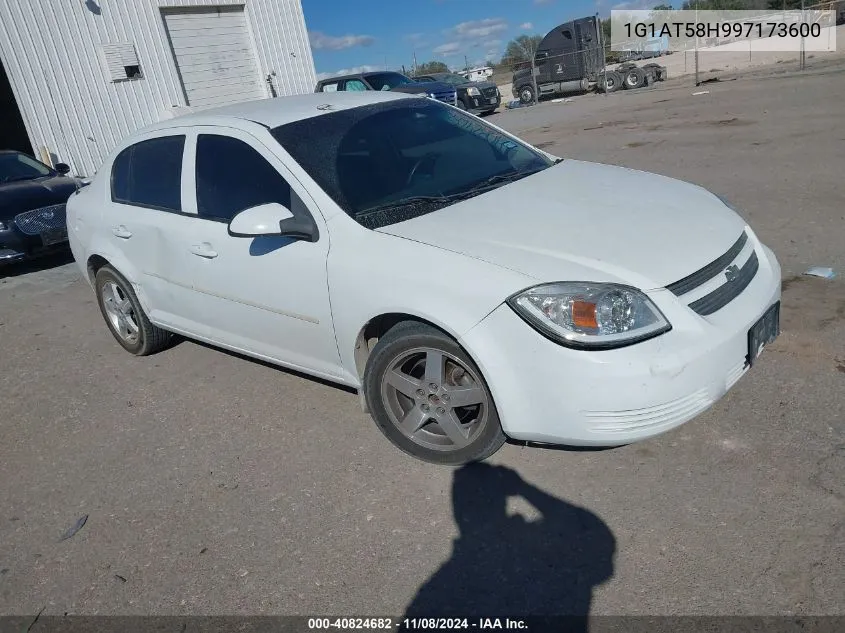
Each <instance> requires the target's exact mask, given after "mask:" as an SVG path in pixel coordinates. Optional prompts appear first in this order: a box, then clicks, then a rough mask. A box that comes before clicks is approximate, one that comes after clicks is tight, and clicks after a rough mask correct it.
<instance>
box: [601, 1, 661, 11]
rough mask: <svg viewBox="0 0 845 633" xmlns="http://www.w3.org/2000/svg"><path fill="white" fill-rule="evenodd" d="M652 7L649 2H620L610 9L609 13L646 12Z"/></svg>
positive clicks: (652, 3) (651, 3)
mask: <svg viewBox="0 0 845 633" xmlns="http://www.w3.org/2000/svg"><path fill="white" fill-rule="evenodd" d="M653 6H654V2H651V0H632V1H631V2H620V3H618V4H614V5H613V6H612V7H610V10H611V11H647V10H648V9H651V7H653Z"/></svg>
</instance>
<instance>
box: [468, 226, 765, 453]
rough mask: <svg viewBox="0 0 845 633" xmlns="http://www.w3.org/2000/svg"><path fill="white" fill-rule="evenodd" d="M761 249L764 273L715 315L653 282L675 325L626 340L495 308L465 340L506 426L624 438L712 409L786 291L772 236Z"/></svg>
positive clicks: (565, 435) (558, 437)
mask: <svg viewBox="0 0 845 633" xmlns="http://www.w3.org/2000/svg"><path fill="white" fill-rule="evenodd" d="M755 239H756V238H755ZM755 250H756V251H757V254H758V257H759V260H760V269H759V272H758V273H757V275H756V277H755V278H754V279H753V281H752V282H751V283H750V284H749V286H748V287H747V288H746V289H745V290H744V291H743V292H742V294H740V295H739V296H738V297H736V298H735V299H734V300H733V301H731V302H730V303H729V304H728V305H726V306H725V307H723V308H722V309H721V310H719V311H717V312H715V313H713V314H711V315H709V316H707V317H702V316H699V315H698V314H696V313H695V312H693V311H692V310H691V309H689V308H688V307H687V305H686V304H685V303H683V302H682V301H680V300H679V299H678V297H676V296H675V295H673V294H672V293H671V292H669V291H668V290H665V289H663V290H656V291H651V292H648V293H647V294H648V295H649V297H650V298H651V299H652V301H654V303H655V304H656V305H657V306H658V307H659V308H660V310H661V311H662V312H663V314H664V315H666V317H667V318H668V319H669V322H670V323H671V324H672V330H671V331H669V332H667V333H665V334H662V335H660V336H657V337H656V338H653V339H650V340H648V341H644V342H642V343H638V344H635V345H631V346H628V347H623V348H620V349H615V350H606V351H579V350H573V349H570V348H567V347H563V346H561V345H558V344H556V343H554V342H552V341H550V340H548V339H546V338H544V337H543V336H542V335H540V334H539V333H538V332H536V331H535V330H534V329H533V328H532V327H531V326H529V325H528V324H526V323H525V321H523V320H522V319H521V318H520V317H519V316H517V315H516V314H515V313H514V312H513V310H512V309H511V308H510V307H509V306H508V305H506V304H503V305H501V306H500V307H499V308H497V309H496V310H494V311H493V312H492V313H491V314H490V315H488V316H487V317H486V318H485V319H484V320H483V321H482V322H481V323H479V324H478V325H477V326H475V327H474V328H473V329H472V330H470V331H469V332H468V333H467V334H466V335H465V336H464V337H462V341H461V342H462V344H463V345H464V346H465V348H466V349H467V350H468V351H470V353H471V354H472V355H473V357H474V358H475V360H476V362H477V363H478V365H479V367H480V369H481V371H482V373H483V374H484V376H485V378H486V379H487V382H488V385H489V387H490V390H491V392H492V395H493V399H494V401H495V402H496V406H497V409H498V412H499V416H500V418H501V421H502V427H503V429H504V431H505V433H506V434H507V435H508V436H509V437H511V438H513V439H518V440H525V441H535V442H545V443H553V444H567V445H573V446H619V445H622V444H628V443H630V442H634V441H638V440H642V439H645V438H648V437H652V436H655V435H659V434H661V433H664V432H666V431H668V430H669V429H672V428H674V427H676V426H679V425H681V424H683V423H684V422H687V421H688V420H691V419H692V418H694V417H695V416H697V415H699V414H700V413H702V412H703V411H705V410H706V409H708V408H709V407H710V406H712V405H713V404H714V403H715V402H716V401H718V400H719V399H720V398H721V397H722V396H724V395H725V393H727V391H728V390H729V389H730V388H731V387H732V386H733V385H734V384H736V382H737V381H738V380H739V379H740V378H741V377H742V375H743V374H744V373H745V372H746V371H747V369H748V367H747V363H746V355H747V354H748V330H749V329H750V328H751V326H752V325H753V324H754V323H756V321H757V320H758V319H759V318H760V317H761V316H762V315H763V313H764V312H765V311H766V310H767V309H768V308H769V307H770V306H771V305H773V304H774V303H776V302H777V301H779V300H780V294H781V285H780V266H779V265H778V263H777V260H776V259H775V257H774V254H773V253H772V252H771V250H769V249H768V248H766V247H765V246H762V245H761V244H759V243H757V245H756V249H755ZM764 355H765V352H764Z"/></svg>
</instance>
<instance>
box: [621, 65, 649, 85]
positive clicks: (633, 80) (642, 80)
mask: <svg viewBox="0 0 845 633" xmlns="http://www.w3.org/2000/svg"><path fill="white" fill-rule="evenodd" d="M623 83H624V84H625V89H626V90H635V89H637V88H642V87H643V86H644V85H646V75H645V73H644V72H643V69H642V68H631V69H630V70H629V71H628V72H627V73H625V80H624V82H623Z"/></svg>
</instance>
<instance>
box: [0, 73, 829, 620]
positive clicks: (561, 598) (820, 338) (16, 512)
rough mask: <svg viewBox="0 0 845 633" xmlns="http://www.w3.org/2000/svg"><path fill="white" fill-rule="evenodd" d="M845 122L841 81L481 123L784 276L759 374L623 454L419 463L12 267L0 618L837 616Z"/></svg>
mask: <svg viewBox="0 0 845 633" xmlns="http://www.w3.org/2000/svg"><path fill="white" fill-rule="evenodd" d="M699 90H708V91H709V92H708V93H707V94H702V95H697V96H693V95H692V92H697V91H699ZM843 103H845V72H843V68H841V67H838V66H835V65H833V66H829V67H824V68H816V69H814V70H812V71H811V72H808V73H804V74H802V75H798V74H791V73H788V72H787V73H783V74H774V71H768V72H767V73H761V74H758V75H754V76H751V77H744V78H742V79H738V80H737V81H724V82H721V83H714V84H710V85H707V86H704V87H701V88H699V89H698V90H696V89H690V87H689V86H685V85H670V84H667V85H663V86H661V87H659V88H656V89H653V90H644V91H637V92H631V93H617V94H615V95H611V96H608V97H600V96H595V97H583V98H579V99H575V100H573V101H571V102H566V103H560V104H553V103H547V104H542V105H540V106H536V107H532V108H524V109H519V110H514V111H508V112H503V113H501V114H497V115H494V116H493V117H491V118H490V120H491V121H493V122H495V123H497V124H499V125H502V126H504V127H506V128H507V129H509V130H512V131H516V132H517V133H520V134H522V135H524V136H525V137H526V138H527V139H529V140H530V141H532V142H534V143H536V144H538V145H540V146H542V147H543V148H545V149H546V150H548V151H551V152H556V153H558V154H560V155H562V156H565V157H576V158H579V159H587V160H595V161H600V162H606V163H614V164H619V165H624V166H628V167H632V168H635V169H644V170H650V171H656V172H659V173H662V174H666V175H669V176H674V177H678V178H682V179H686V180H690V181H693V182H696V183H699V184H701V185H704V186H706V187H708V188H709V189H711V190H713V191H715V192H717V193H719V194H722V195H725V196H727V197H728V198H729V199H730V200H732V201H733V202H734V203H735V204H736V205H737V206H738V208H740V209H741V210H742V212H743V214H744V216H745V217H746V218H747V219H748V221H749V222H750V224H751V225H752V226H753V228H754V230H755V231H756V232H757V234H758V235H759V236H760V238H761V239H762V240H763V241H764V242H766V243H767V244H768V245H770V246H771V247H772V248H773V249H774V251H775V253H776V254H777V256H778V257H779V259H780V261H781V264H782V266H783V271H784V278H785V281H784V296H783V323H782V328H783V333H782V335H781V337H780V338H779V339H778V341H776V342H775V343H774V344H773V345H772V346H771V347H770V348H769V349H768V350H766V351H765V352H764V355H763V356H762V357H761V359H760V361H759V362H758V363H757V364H756V365H755V367H754V368H753V370H752V371H750V372H749V373H748V374H747V375H746V376H745V377H744V378H743V379H742V380H740V381H739V383H738V384H737V385H736V386H735V387H734V388H733V389H732V390H731V392H729V393H728V395H727V396H726V397H725V398H724V399H723V400H721V401H720V402H719V403H717V404H716V405H715V406H714V407H713V408H712V409H711V410H709V411H708V412H706V413H705V414H703V415H701V416H700V417H698V418H697V419H695V420H693V421H691V422H690V423H688V424H686V425H684V426H682V427H680V428H679V429H676V430H674V431H672V432H670V433H667V434H665V435H663V436H661V437H658V438H655V439H653V440H650V441H646V442H642V443H639V444H635V445H631V446H626V447H622V448H618V449H612V450H604V451H583V450H582V451H575V450H556V449H540V448H534V447H523V446H518V445H507V446H506V447H505V448H504V449H503V450H502V451H500V452H499V453H498V454H497V455H496V456H495V457H494V458H493V459H492V460H490V465H488V466H486V467H480V468H476V469H458V470H453V469H448V468H439V467H435V466H430V465H427V464H423V463H420V462H417V461H414V460H412V459H410V458H408V457H406V456H405V455H403V454H402V453H400V452H399V451H397V450H396V449H394V448H393V447H392V446H391V445H389V444H388V442H387V441H386V440H385V439H384V438H383V437H382V436H381V434H380V433H379V432H378V430H377V429H376V427H375V425H374V424H373V423H372V421H371V420H370V419H369V418H368V417H367V416H366V415H364V414H363V413H361V411H360V408H359V407H358V399H357V396H356V395H355V394H352V393H349V392H348V391H346V390H343V389H339V388H336V387H333V386H330V385H327V384H325V383H322V382H318V381H314V380H311V379H308V378H306V377H303V376H300V375H296V374H293V373H289V372H285V371H281V370H279V369H276V368H273V367H270V366H267V365H264V364H261V363H256V362H252V361H248V360H245V359H243V358H239V357H237V356H234V355H231V354H227V353H223V352H220V351H217V350H214V349H211V348H209V347H206V346H203V345H198V344H195V343H192V342H187V341H186V342H182V343H181V344H179V345H177V346H175V347H173V348H172V349H170V350H168V351H166V352H164V353H161V354H158V355H156V356H152V357H148V358H140V359H139V358H133V357H130V356H128V355H127V354H126V353H125V352H123V351H122V350H121V349H120V348H119V346H118V345H117V344H116V343H115V342H114V341H113V340H112V338H111V336H110V335H109V334H108V332H107V330H106V328H105V326H104V324H103V323H102V320H101V318H100V315H99V313H98V311H97V307H96V304H95V301H94V296H93V294H92V292H91V290H90V288H89V287H88V286H87V285H86V284H85V282H84V281H83V280H81V279H80V278H79V276H78V275H77V273H76V270H75V269H74V268H73V267H72V266H71V265H70V264H69V263H68V260H67V259H64V260H62V259H53V260H50V261H47V262H42V263H41V264H39V265H29V266H26V267H18V268H15V269H13V270H4V271H2V272H0V277H2V278H0V358H2V360H3V365H4V371H3V372H2V373H0V438H2V441H1V442H0V481H2V486H0V614H26V613H35V612H37V611H39V610H40V609H42V607H43V608H45V611H44V613H45V615H46V614H62V613H66V612H67V613H72V614H79V613H85V614H126V613H133V614H153V613H155V614H221V613H227V614H259V613H260V614H301V615H315V614H318V613H319V614H325V613H332V614H338V615H353V614H357V615H374V614H383V615H388V614H389V615H400V614H403V613H405V612H406V610H407V609H408V608H409V606H411V607H413V608H418V609H422V610H423V611H424V609H425V608H426V605H431V604H435V603H438V602H439V601H448V600H453V599H455V597H456V596H457V597H459V598H460V600H462V601H463V604H466V605H467V607H468V608H475V609H481V610H486V612H487V613H490V614H491V616H494V615H495V614H496V613H500V612H504V611H510V612H511V613H513V612H516V611H518V610H523V611H528V612H531V613H537V612H541V611H547V612H570V613H587V612H589V613H592V614H630V615H637V614H652V615H670V614H704V615H718V614H722V615H727V614H739V615H743V614H744V615H762V614H778V615H790V614H816V615H818V614H830V615H832V614H840V615H845V601H843V591H842V588H843V586H845V399H843V394H845V343H843V341H845V282H843V277H842V275H843V271H845V248H843V245H845V192H843V187H842V185H843V173H845V167H843V164H844V163H845V121H843V108H842V104H843ZM605 186H606V187H608V188H612V187H613V186H614V183H613V182H608V183H606V185H605ZM628 193H629V195H630V196H632V198H633V197H646V198H647V197H648V195H649V192H648V191H630V192H628ZM525 204H531V201H530V200H526V201H525ZM501 212H506V213H519V209H505V210H501ZM691 239H694V236H691ZM810 265H826V266H833V267H834V268H835V269H836V270H837V271H838V272H839V277H837V278H836V279H833V280H822V279H814V278H809V277H806V276H802V275H801V273H802V272H803V271H804V270H805V269H806V268H807V267H808V266H810ZM562 389H565V385H562ZM85 515H87V522H86V523H85V525H84V527H82V529H81V530H79V531H78V532H77V533H76V534H75V535H74V536H72V537H70V538H68V539H66V540H61V539H62V535H63V534H64V533H65V532H66V530H68V528H70V527H71V526H73V525H74V524H75V523H76V522H77V521H78V519H80V517H82V516H85ZM414 605H415V606H414Z"/></svg>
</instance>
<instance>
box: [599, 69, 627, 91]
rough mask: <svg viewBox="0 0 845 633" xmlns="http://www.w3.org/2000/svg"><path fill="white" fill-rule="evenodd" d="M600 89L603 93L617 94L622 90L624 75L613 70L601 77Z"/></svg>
mask: <svg viewBox="0 0 845 633" xmlns="http://www.w3.org/2000/svg"><path fill="white" fill-rule="evenodd" d="M599 89H600V90H601V91H602V92H608V93H610V92H616V91H617V90H621V89H622V75H620V74H619V73H617V72H615V71H613V70H611V71H608V72H606V73H605V74H603V75H601V76H600V77H599Z"/></svg>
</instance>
